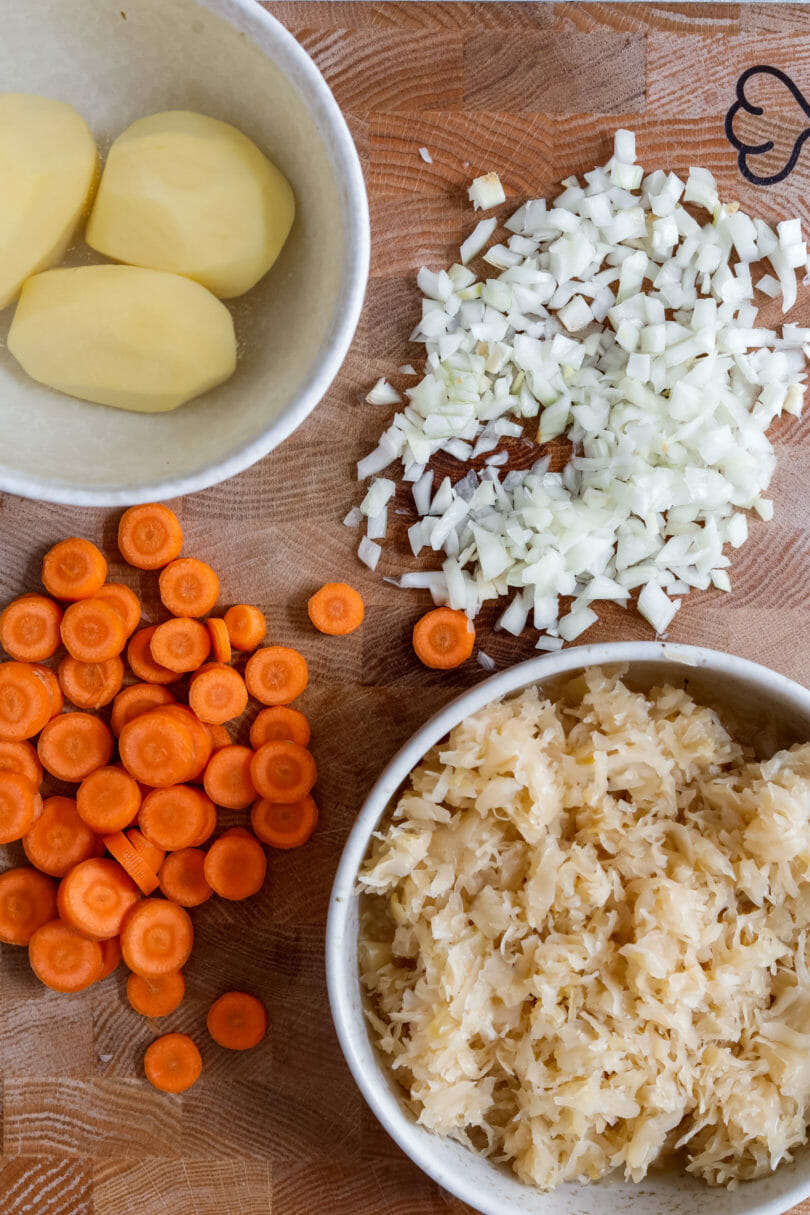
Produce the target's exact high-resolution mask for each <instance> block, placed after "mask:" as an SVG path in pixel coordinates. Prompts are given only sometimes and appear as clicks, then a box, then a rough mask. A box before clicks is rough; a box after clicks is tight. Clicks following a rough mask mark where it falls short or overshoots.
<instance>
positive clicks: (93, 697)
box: [59, 654, 124, 709]
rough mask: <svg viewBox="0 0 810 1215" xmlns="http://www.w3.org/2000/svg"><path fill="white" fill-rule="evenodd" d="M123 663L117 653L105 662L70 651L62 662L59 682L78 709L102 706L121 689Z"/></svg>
mask: <svg viewBox="0 0 810 1215" xmlns="http://www.w3.org/2000/svg"><path fill="white" fill-rule="evenodd" d="M123 682H124V663H123V660H122V659H121V657H120V656H119V655H118V654H115V655H114V656H113V657H112V658H107V659H105V661H104V662H80V661H79V659H78V658H73V657H72V656H71V655H70V654H68V656H67V657H66V658H63V659H62V661H61V662H60V664H59V686H60V687H61V689H62V692H63V693H64V695H65V696H66V697H67V699H68V700H69V701H70V703H71V704H74V705H75V706H76V708H77V709H100V708H101V707H102V706H103V705H108V704H109V703H110V701H111V700H112V699H113V698H114V697H115V696H117V695H118V693H119V692H120V691H121V685H122V684H123Z"/></svg>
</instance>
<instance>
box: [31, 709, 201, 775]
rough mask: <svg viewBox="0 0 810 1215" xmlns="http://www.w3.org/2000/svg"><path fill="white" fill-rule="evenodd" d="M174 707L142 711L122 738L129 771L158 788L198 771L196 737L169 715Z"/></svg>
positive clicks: (125, 729)
mask: <svg viewBox="0 0 810 1215" xmlns="http://www.w3.org/2000/svg"><path fill="white" fill-rule="evenodd" d="M173 707H174V706H173V705H165V706H164V707H163V708H159V709H150V710H149V711H148V712H147V713H141V715H140V716H139V717H135V718H133V720H132V721H129V722H127V724H126V725H125V726H124V728H123V729H122V731H121V734H120V737H119V739H118V749H119V752H120V755H121V762H122V764H123V765H124V767H125V768H126V770H127V772H129V774H130V776H134V777H135V779H136V780H137V781H141V782H142V783H143V784H144V785H150V786H152V788H155V789H163V788H168V786H169V785H181V784H183V782H184V781H187V780H191V778H192V777H193V776H194V775H195V774H196V771H197V768H196V748H195V739H194V736H193V735H192V734H191V732H190V730H189V729H188V726H186V725H185V724H184V723H183V722H182V721H179V720H178V719H177V718H176V717H174V716H171V715H170V714H169V712H168V710H169V709H171V708H173ZM46 767H47V765H46Z"/></svg>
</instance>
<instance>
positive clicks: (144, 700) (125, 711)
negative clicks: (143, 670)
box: [110, 683, 177, 738]
mask: <svg viewBox="0 0 810 1215" xmlns="http://www.w3.org/2000/svg"><path fill="white" fill-rule="evenodd" d="M176 703H177V701H176V700H175V698H174V696H173V695H172V693H171V692H170V691H169V689H168V688H165V687H163V686H162V685H161V684H158V683H132V684H130V685H129V687H128V688H124V689H123V691H121V692H119V693H118V695H117V696H116V698H115V701H114V703H113V709H112V716H111V718H110V727H111V729H112V732H113V734H114V735H115V737H116V738H118V736H119V734H120V733H121V731H122V730H123V728H124V726H125V725H126V724H127V722H128V721H134V719H135V718H136V717H140V715H141V714H142V713H148V711H149V710H150V709H157V708H160V706H161V705H173V704H176Z"/></svg>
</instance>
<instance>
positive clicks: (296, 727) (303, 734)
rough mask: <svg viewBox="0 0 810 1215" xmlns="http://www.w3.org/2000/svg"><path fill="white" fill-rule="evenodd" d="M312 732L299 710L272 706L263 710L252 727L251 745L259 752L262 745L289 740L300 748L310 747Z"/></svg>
mask: <svg viewBox="0 0 810 1215" xmlns="http://www.w3.org/2000/svg"><path fill="white" fill-rule="evenodd" d="M311 737H312V731H311V730H310V728H309V722H308V721H307V719H306V717H304V714H303V713H299V711H298V709H291V708H290V707H289V705H271V706H270V708H268V709H262V710H261V712H260V713H259V714H258V715H257V717H256V719H255V720H254V722H253V724H252V725H251V727H250V745H251V747H253V749H254V751H257V750H258V749H259V747H260V746H261V745H262V743H266V742H276V741H277V740H279V739H287V741H288V742H294V743H298V745H299V747H306V746H308V745H309V740H310V738H311Z"/></svg>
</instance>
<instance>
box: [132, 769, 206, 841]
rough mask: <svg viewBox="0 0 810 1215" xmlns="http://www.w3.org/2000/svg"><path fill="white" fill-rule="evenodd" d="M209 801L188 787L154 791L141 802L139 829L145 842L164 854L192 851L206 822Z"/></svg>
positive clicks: (203, 795) (200, 793) (174, 786)
mask: <svg viewBox="0 0 810 1215" xmlns="http://www.w3.org/2000/svg"><path fill="white" fill-rule="evenodd" d="M208 800H209V799H208V798H207V797H206V796H205V794H204V793H203V792H202V791H201V790H200V789H195V788H193V787H192V786H191V785H171V786H169V787H168V788H166V789H153V790H152V792H151V793H147V795H146V797H145V798H144V799H143V805H142V806H141V811H140V814H139V815H138V826H139V828H140V830H141V832H142V833H143V835H145V836H146V838H147V839H148V840H151V842H152V843H153V844H157V846H158V847H159V848H165V850H166V851H167V852H178V851H179V850H180V849H181V848H191V847H192V846H193V845H194V844H195V842H196V840H197V839H198V838H199V836H200V832H201V831H202V829H203V828H204V826H205V824H206V821H207V819H208V814H209V811H208V805H207V803H208Z"/></svg>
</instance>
